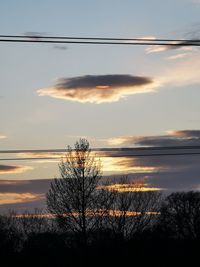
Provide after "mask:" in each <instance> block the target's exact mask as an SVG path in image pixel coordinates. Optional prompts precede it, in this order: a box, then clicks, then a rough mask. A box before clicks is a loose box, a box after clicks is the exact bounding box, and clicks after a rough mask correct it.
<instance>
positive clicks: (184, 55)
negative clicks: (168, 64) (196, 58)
mask: <svg viewBox="0 0 200 267" xmlns="http://www.w3.org/2000/svg"><path fill="white" fill-rule="evenodd" d="M188 55H189V53H180V54H177V55H173V56H170V57H168V58H167V59H168V60H176V59H182V58H185V57H187V56H188Z"/></svg>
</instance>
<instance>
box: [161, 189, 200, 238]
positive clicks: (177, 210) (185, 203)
mask: <svg viewBox="0 0 200 267" xmlns="http://www.w3.org/2000/svg"><path fill="white" fill-rule="evenodd" d="M159 221H160V226H161V228H162V230H163V231H164V232H166V233H167V235H168V236H172V237H176V238H181V239H197V238H199V237H200V192H194V191H189V192H176V193H172V194H171V195H169V196H168V197H166V199H165V201H164V202H163V205H162V208H161V214H160V220H159Z"/></svg>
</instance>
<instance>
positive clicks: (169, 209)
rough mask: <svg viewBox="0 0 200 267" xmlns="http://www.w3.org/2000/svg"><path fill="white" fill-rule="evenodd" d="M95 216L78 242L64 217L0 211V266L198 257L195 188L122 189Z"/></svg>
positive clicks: (199, 211) (199, 206) (199, 195)
mask: <svg viewBox="0 0 200 267" xmlns="http://www.w3.org/2000/svg"><path fill="white" fill-rule="evenodd" d="M129 195H130V196H133V195H134V198H135V202H134V203H135V205H136V204H137V205H138V206H137V207H136V206H134V205H132V206H131V205H130V201H131V198H129V197H128V196H129ZM136 200H137V201H136ZM127 201H129V202H127ZM132 201H133V197H132ZM132 203H133V202H132ZM119 204H120V205H119ZM155 204H156V205H155ZM127 205H129V206H127ZM127 207H129V208H128V210H127ZM136 208H137V209H136ZM73 216H75V219H76V220H79V216H78V215H77V214H74V215H73ZM92 216H94V215H92ZM92 216H91V215H90V214H89V213H88V217H91V221H92ZM95 216H96V217H98V220H95V221H98V223H97V224H95V227H93V228H91V229H90V231H88V232H87V243H83V242H82V240H83V239H82V232H79V231H73V230H72V229H73V227H71V228H69V230H68V229H67V228H66V227H63V223H64V220H65V219H66V220H67V215H63V214H62V216H61V217H62V224H60V218H58V216H57V217H54V216H49V215H48V214H45V213H44V212H42V211H41V210H35V212H34V213H30V212H25V213H24V214H20V215H19V214H16V213H15V212H10V213H9V214H7V215H0V266H11V265H12V266H14V265H15V266H54V267H56V266H58V267H62V266H83V264H87V265H88V266H96V265H97V264H102V265H103V264H109V265H112V266H113V265H115V264H123V265H124V264H129V265H130V266H136V265H138V263H139V264H140V265H141V264H142V265H143V264H148V265H149V264H150V263H151V264H153V265H154V266H169V265H171V264H174V263H176V264H177V265H179V266H181V265H182V264H186V263H188V266H191V264H192V261H194V260H195V259H198V257H199V248H200V192H194V191H190V192H176V193H172V194H170V195H168V196H165V197H164V196H162V195H161V194H160V193H158V192H134V193H132V194H129V193H127V192H124V193H120V194H119V199H118V202H117V203H116V202H115V205H114V206H112V209H111V210H110V211H109V212H107V213H106V214H105V213H101V212H96V215H95ZM67 225H68V224H67ZM3 262H4V263H3ZM130 263H131V264H130Z"/></svg>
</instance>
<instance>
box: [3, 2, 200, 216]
mask: <svg viewBox="0 0 200 267" xmlns="http://www.w3.org/2000/svg"><path fill="white" fill-rule="evenodd" d="M199 12H200V1H198V0H169V1H159V0H150V1H147V0H140V1H139V0H138V1H135V0H124V1H119V0H101V1H98V0H97V1H92V0H85V1H81V0H73V1H72V0H65V1H64V0H48V1H47V0H43V1H33V0H26V1H25V0H12V1H11V0H8V1H1V2H0V34H2V35H3V34H4V35H27V34H29V35H30V34H36V35H45V36H48V35H55V36H81V37H82V36H83V37H113V38H114V37H116V38H145V37H148V38H152V39H153V38H171V39H177V38H180V39H184V38H185V39H191V38H195V39H198V38H200V20H199ZM0 59H1V65H0V121H1V124H0V150H10V149H20V150H32V149H36V150H37V149H58V148H66V147H67V145H71V146H73V144H74V143H75V141H76V140H78V139H79V138H80V137H85V138H87V139H88V140H89V142H90V144H91V147H92V148H98V147H109V148H117V147H135V146H137V147H138V146H148V147H157V146H177V145H178V146H179V145H180V146H182V145H194V146H196V145H200V106H199V99H200V90H199V86H200V49H199V48H198V47H181V46H180V47H179V48H178V49H174V48H172V47H170V46H163V47H159V46H157V47H156V46H111V45H110V46H106V45H103V46H98V45H95V46H92V45H77V44H67V45H52V44H14V43H0ZM31 156H37V157H42V155H41V154H40V155H38V154H37V155H35V154H34V155H33V154H31V153H29V154H27V153H23V154H22V153H21V154H0V158H1V159H5V158H22V157H31ZM43 156H44V155H43ZM54 156H55V157H57V155H54ZM199 160H200V156H198V155H192V156H191V155H190V156H189V155H187V156H171V157H169V156H166V157H164V156H163V157H137V156H136V157H131V158H126V157H118V158H113V157H112V153H111V154H110V156H109V157H103V158H102V163H103V171H104V175H105V176H109V175H118V174H119V175H121V174H124V173H129V174H130V175H131V177H133V178H139V179H144V180H145V184H147V185H148V186H152V187H156V188H157V187H158V188H161V189H163V190H169V191H173V190H199V188H200V168H199ZM58 163H59V159H58V158H56V159H54V160H48V161H44V160H41V159H38V160H35V161H33V160H32V161H31V160H26V161H22V160H21V161H20V160H14V161H11V160H2V161H0V211H1V210H7V209H10V208H19V209H22V208H23V209H25V208H26V207H30V206H31V207H34V206H36V207H37V206H38V205H40V204H41V203H42V201H43V202H44V194H45V192H46V191H47V190H48V187H49V183H50V179H52V178H54V177H58V176H59V172H58Z"/></svg>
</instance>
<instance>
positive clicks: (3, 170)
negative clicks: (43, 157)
mask: <svg viewBox="0 0 200 267" xmlns="http://www.w3.org/2000/svg"><path fill="white" fill-rule="evenodd" d="M32 169H33V168H32V167H30V166H13V165H0V174H16V173H23V172H26V171H29V170H32Z"/></svg>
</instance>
